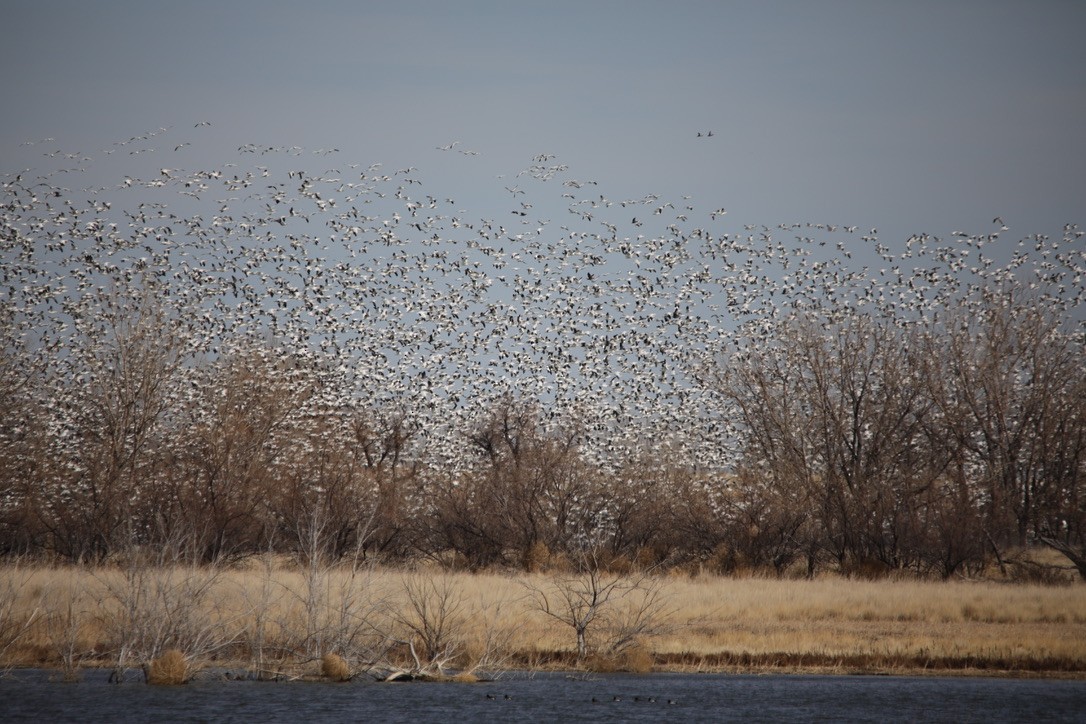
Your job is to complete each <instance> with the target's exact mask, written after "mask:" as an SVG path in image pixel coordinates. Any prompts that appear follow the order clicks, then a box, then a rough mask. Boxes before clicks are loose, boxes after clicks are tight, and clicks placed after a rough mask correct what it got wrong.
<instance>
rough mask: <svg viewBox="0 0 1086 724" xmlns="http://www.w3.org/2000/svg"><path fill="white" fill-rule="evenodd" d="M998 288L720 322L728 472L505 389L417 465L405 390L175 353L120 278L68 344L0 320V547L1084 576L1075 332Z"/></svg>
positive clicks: (1083, 378) (242, 356) (302, 362)
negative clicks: (627, 440) (636, 447)
mask: <svg viewBox="0 0 1086 724" xmlns="http://www.w3.org/2000/svg"><path fill="white" fill-rule="evenodd" d="M1017 294H1018V293H1015V294H1014V295H1009V296H1007V295H1003V296H996V295H992V296H991V297H990V298H987V299H985V300H982V302H981V303H978V304H976V305H971V306H970V307H969V309H970V311H969V313H968V314H967V313H964V312H963V313H961V314H959V315H957V316H954V315H950V316H949V317H948V318H946V319H943V320H940V321H939V322H937V323H936V322H930V323H923V324H921V323H916V324H912V325H908V324H901V323H900V322H899V321H894V320H882V319H881V318H877V317H869V316H864V315H861V314H850V315H845V316H843V317H842V316H840V315H839V316H838V317H837V318H836V319H835V320H834V321H832V322H830V321H826V320H820V319H818V318H816V317H814V316H809V317H806V318H798V319H793V320H791V321H788V322H785V323H782V324H780V325H778V326H777V327H776V328H775V329H773V330H771V331H769V332H766V333H765V334H764V336H763V337H759V339H758V341H757V343H755V341H754V340H750V343H749V344H748V345H746V346H744V345H743V344H742V343H741V342H740V344H737V345H736V346H735V349H734V354H732V355H731V356H729V357H727V358H722V359H721V360H720V363H719V365H718V366H716V367H715V368H712V369H707V370H705V371H704V374H703V377H702V379H701V380H700V381H699V383H700V384H701V385H704V386H706V387H707V388H708V389H711V390H712V391H713V393H714V394H715V395H716V396H717V399H719V401H720V408H719V409H720V418H721V419H715V420H714V419H710V420H706V421H705V424H706V425H707V426H708V425H727V426H730V427H732V428H734V430H735V435H734V445H735V451H734V459H735V460H737V461H738V462H737V464H736V465H735V466H734V468H733V469H731V470H727V471H721V470H707V469H705V468H704V467H703V466H699V464H698V463H699V461H698V460H691V459H684V458H683V457H682V456H681V455H677V454H669V452H668V448H667V446H666V445H656V446H654V445H652V444H651V442H652V441H646V444H645V445H644V446H643V448H642V449H643V450H645V451H646V452H645V453H644V454H641V455H638V456H636V457H632V458H630V459H625V460H618V461H617V462H616V463H614V464H610V465H600V464H598V463H597V462H595V461H593V460H590V459H588V458H587V456H586V455H585V454H583V452H582V450H581V448H580V447H579V440H580V439H581V436H582V433H583V431H582V430H581V429H579V427H578V421H577V420H560V421H558V423H557V424H555V423H554V421H553V420H550V418H549V411H548V410H547V409H545V407H544V406H543V405H542V404H541V403H540V402H539V401H536V400H525V399H515V398H511V397H509V398H504V399H503V400H502V401H500V402H499V403H498V404H495V405H492V406H488V407H487V408H486V409H485V410H482V411H481V412H480V415H479V416H478V418H477V420H476V422H475V423H474V424H473V425H472V426H469V427H467V428H465V429H463V430H462V431H461V435H460V438H459V440H460V444H461V445H462V446H463V452H464V453H465V454H464V455H463V459H465V460H467V461H468V464H465V465H463V466H460V467H459V468H455V469H454V468H446V467H442V466H439V465H433V464H431V462H432V460H431V459H430V458H429V457H428V454H427V445H426V440H425V439H424V438H425V431H424V430H423V429H422V428H421V427H420V425H419V424H418V423H417V422H416V421H415V420H414V419H413V417H412V415H411V413H410V411H409V409H408V408H404V410H399V411H398V410H393V409H371V408H368V407H366V406H365V405H362V404H359V405H357V406H353V407H352V406H348V405H345V404H344V403H343V402H342V401H341V400H342V399H343V398H344V395H341V394H340V391H338V390H334V389H327V386H328V385H327V382H326V380H327V379H328V378H327V376H326V375H322V374H321V370H320V369H317V367H316V366H315V363H312V362H310V361H309V360H310V359H311V358H309V357H306V356H305V355H304V354H302V353H301V352H300V351H298V350H287V349H283V348H281V347H272V346H271V345H267V346H263V347H261V346H253V347H252V348H251V349H249V350H248V351H241V352H232V353H231V354H229V355H223V356H221V357H219V358H218V359H214V360H208V361H205V362H203V363H201V364H199V365H195V366H194V365H193V363H192V361H191V360H184V359H183V355H182V354H181V353H180V351H179V346H178V344H177V343H176V340H175V339H174V338H173V336H172V335H171V331H170V330H171V322H170V320H168V319H167V318H166V317H165V316H164V315H163V314H162V313H161V312H160V311H158V310H157V309H156V307H155V305H154V302H153V300H145V301H144V302H143V303H142V304H141V305H139V306H137V307H134V308H129V309H127V310H125V311H124V313H123V314H119V315H118V317H117V319H115V320H111V324H110V325H109V328H110V329H111V330H112V332H111V334H110V335H109V336H108V338H107V339H97V340H93V348H91V347H90V346H89V345H91V342H90V341H88V342H87V344H88V349H86V350H81V351H76V350H66V349H57V350H51V351H48V354H46V355H45V356H44V357H43V355H42V351H41V350H35V353H34V354H33V355H30V354H25V355H24V354H22V351H21V350H20V349H19V347H18V345H17V344H16V341H15V340H10V339H9V340H7V342H6V343H5V347H4V355H5V356H4V357H3V359H2V360H0V361H2V363H3V369H2V370H0V409H2V410H3V416H2V418H0V551H2V552H3V553H5V554H33V555H43V556H53V557H56V558H59V559H65V560H78V561H88V560H93V561H100V560H108V559H110V558H111V556H114V555H116V554H117V553H118V552H120V551H123V550H126V549H128V548H130V546H132V545H138V546H159V545H163V544H165V543H167V542H169V543H171V544H172V545H183V546H185V547H186V549H187V550H189V551H190V552H191V554H192V555H193V556H195V557H197V558H199V559H201V560H204V561H230V560H237V559H242V558H245V557H247V556H251V555H253V554H256V553H261V552H267V551H269V550H271V551H275V552H282V553H285V554H299V553H304V552H306V551H310V552H312V550H313V547H314V546H318V547H319V548H320V549H321V551H322V553H323V554H326V555H330V556H332V557H342V556H354V555H362V556H365V557H379V558H380V559H382V560H386V561H389V562H405V561H410V560H417V559H423V558H425V559H440V560H442V561H445V562H447V563H449V564H452V565H457V566H461V567H465V568H472V569H479V568H487V567H512V568H523V569H537V568H540V567H546V566H559V565H561V564H562V561H563V559H569V558H573V557H575V556H577V555H579V554H580V553H581V552H583V551H584V550H586V549H592V550H594V551H597V552H600V553H602V554H605V555H606V556H607V559H608V560H610V561H612V562H613V563H614V564H615V565H618V564H619V563H620V562H622V563H623V564H624V565H625V564H634V565H655V564H663V565H665V566H701V567H711V568H713V569H715V570H719V571H722V572H727V571H735V570H759V571H768V572H777V573H781V572H784V571H786V570H793V571H794V570H796V569H803V570H806V571H808V572H809V573H811V574H814V573H817V572H819V571H824V570H828V569H833V570H841V571H845V572H858V573H877V572H890V571H909V572H914V573H916V574H920V575H937V576H951V575H969V574H973V573H976V572H979V571H981V570H982V569H988V568H990V567H993V566H997V565H999V566H1002V565H1004V564H1005V562H1006V561H1005V559H1006V556H1007V554H1008V551H1011V550H1014V549H1016V548H1019V547H1021V546H1023V545H1030V544H1037V543H1041V544H1044V545H1047V546H1050V547H1051V548H1054V549H1056V550H1058V551H1060V552H1061V553H1063V554H1065V555H1066V556H1067V557H1068V558H1069V559H1070V561H1071V562H1073V564H1074V565H1075V566H1076V567H1077V570H1078V571H1079V573H1080V574H1081V575H1082V576H1084V577H1086V364H1084V360H1086V349H1084V340H1083V338H1082V336H1081V334H1080V333H1074V332H1069V331H1068V328H1069V325H1068V323H1067V320H1066V319H1063V320H1061V319H1060V318H1058V317H1056V316H1055V315H1052V314H1050V313H1048V312H1046V311H1045V310H1044V309H1043V308H1037V307H1036V306H1034V305H1031V304H1030V303H1029V299H1028V298H1026V297H1025V296H1018V295H1017ZM76 352H78V353H79V354H76ZM80 355H82V359H83V360H84V361H83V362H82V363H81V364H82V365H83V366H82V367H78V368H77V367H75V366H73V364H72V362H71V359H72V358H74V357H76V356H80ZM28 359H34V360H41V359H46V360H47V361H48V364H45V365H43V364H35V363H31V362H27V360H28ZM87 360H90V361H89V362H88V361H87ZM65 365H67V367H65ZM58 366H59V367H64V368H65V370H66V371H65V374H63V375H58V374H54V373H53V372H51V370H53V369H54V367H58ZM78 370H84V372H82V373H80V372H79V371H78ZM725 417H726V418H727V419H723V418H725ZM544 419H547V420H548V424H547V425H543V424H541V423H542V421H543V420H544Z"/></svg>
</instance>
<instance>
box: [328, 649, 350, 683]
mask: <svg viewBox="0 0 1086 724" xmlns="http://www.w3.org/2000/svg"><path fill="white" fill-rule="evenodd" d="M321 676H323V677H324V678H326V679H331V680H332V681H350V679H351V667H350V665H348V664H347V660H346V659H344V658H343V657H342V656H340V655H339V654H334V653H332V652H331V651H329V652H328V653H326V654H325V655H324V656H322V657H321Z"/></svg>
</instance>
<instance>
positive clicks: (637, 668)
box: [618, 644, 656, 674]
mask: <svg viewBox="0 0 1086 724" xmlns="http://www.w3.org/2000/svg"><path fill="white" fill-rule="evenodd" d="M655 663H656V662H655V661H654V660H653V657H652V652H651V651H649V650H648V649H647V648H645V647H644V646H641V645H640V644H637V645H635V646H630V647H629V648H627V649H625V650H623V651H622V653H621V654H619V656H618V670H619V671H629V672H630V673H632V674H647V673H649V672H650V671H652V667H653V665H654V664H655Z"/></svg>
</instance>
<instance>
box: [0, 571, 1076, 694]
mask: <svg viewBox="0 0 1086 724" xmlns="http://www.w3.org/2000/svg"><path fill="white" fill-rule="evenodd" d="M433 574H434V575H435V576H438V575H439V576H441V577H442V586H445V587H450V588H451V589H454V590H455V593H456V602H457V609H456V610H455V611H454V612H452V613H453V614H454V615H452V616H451V617H450V619H449V620H448V621H447V625H448V627H449V629H448V631H447V632H446V635H445V638H444V639H443V641H444V643H443V644H442V645H443V646H444V649H443V653H444V654H446V655H448V662H447V663H448V664H450V665H451V666H453V667H455V668H459V669H469V670H470V669H473V668H475V667H482V668H484V669H486V668H492V669H493V668H503V667H508V668H514V667H533V666H536V667H553V666H564V665H571V663H572V661H573V658H574V657H573V654H574V653H575V646H576V641H575V639H574V637H573V636H572V634H571V632H570V631H569V630H564V629H563V627H561V626H556V625H555V624H554V622H553V621H552V620H549V619H547V618H546V617H545V616H543V615H541V614H540V613H539V611H538V610H537V609H536V608H535V606H534V605H533V600H532V598H531V596H530V595H528V593H529V591H530V589H531V585H535V586H537V587H538V586H543V585H545V584H546V582H547V578H546V574H543V573H531V574H523V575H519V576H515V575H502V574H497V573H479V574H469V573H453V574H448V573H439V572H436V571H435V572H433ZM413 575H414V576H415V577H416V578H411V579H410V580H416V581H417V576H418V575H419V574H418V573H416V574H413ZM423 575H426V573H424V574H423ZM122 576H123V573H122V572H121V571H116V570H91V569H86V568H71V567H66V568H53V567H36V568H31V569H28V568H27V567H26V566H22V567H20V568H18V569H14V568H0V584H2V585H0V589H2V588H3V586H6V589H5V590H9V591H12V596H13V599H12V601H11V602H10V605H9V606H8V611H9V613H8V614H7V616H8V618H9V619H12V620H25V621H27V625H26V629H25V634H24V635H22V636H21V637H20V638H19V640H17V641H14V642H12V643H11V644H10V645H9V646H8V647H7V650H6V652H4V657H5V658H4V660H2V661H0V666H10V665H45V666H56V667H58V668H65V669H70V668H73V667H77V666H88V665H113V664H114V663H115V659H116V657H117V655H118V647H119V646H120V645H121V643H122V642H119V641H118V640H116V634H115V631H116V626H114V625H113V624H114V623H115V620H116V617H117V616H118V615H119V611H118V606H117V603H116V601H114V600H112V599H111V598H110V597H109V595H108V594H109V590H110V589H111V587H115V586H116V585H117V584H118V582H119V580H120V579H121V577H122ZM405 576H406V574H405V573H404V572H402V571H397V570H386V569H380V568H375V569H367V570H366V571H364V572H363V573H361V574H360V572H359V571H357V570H349V571H348V570H341V569H337V568H331V569H328V570H327V571H326V572H325V574H324V575H323V577H322V578H321V580H320V581H319V583H320V587H321V588H320V590H319V591H317V592H316V593H314V592H313V591H312V586H313V581H312V580H311V578H307V576H306V574H305V571H304V570H302V569H299V568H296V567H293V566H289V565H286V564H284V563H282V562H275V563H269V562H267V561H265V562H264V563H263V564H261V563H259V562H254V563H252V564H251V565H249V566H246V567H239V568H233V569H229V570H223V571H220V572H219V574H218V575H217V576H216V577H215V578H214V580H213V581H212V582H211V583H210V587H209V589H208V591H207V592H206V594H205V595H204V596H202V597H201V598H200V599H199V601H198V602H197V605H198V606H199V607H200V608H199V610H198V611H195V612H188V613H186V614H185V615H195V616H196V617H197V618H200V617H203V618H205V619H207V621H206V622H205V624H204V626H203V630H208V631H212V630H214V631H217V632H218V633H217V635H218V636H219V637H221V639H222V645H221V646H218V647H216V646H214V645H205V647H204V653H203V654H202V655H203V663H204V664H208V663H215V664H218V665H224V666H232V667H239V668H246V669H249V670H250V671H251V672H254V673H255V674H259V673H260V672H264V673H269V672H272V673H278V672H283V671H297V670H299V667H301V668H302V669H304V668H305V667H307V666H308V667H310V669H312V672H313V673H314V674H316V673H319V672H320V658H321V656H323V655H324V654H326V653H328V652H330V651H331V652H334V653H335V654H336V655H337V656H340V657H342V658H343V659H344V661H345V662H347V664H348V665H349V666H350V667H352V669H358V668H364V667H365V666H366V665H369V664H372V663H374V661H376V660H378V659H380V660H388V661H399V662H401V663H409V651H408V648H407V644H408V643H410V642H411V641H412V640H413V639H412V636H415V635H416V633H417V625H416V624H417V619H415V618H412V615H409V613H408V612H409V611H410V610H411V607H412V605H413V604H412V601H411V600H410V596H411V591H412V589H411V588H410V587H405V585H404V582H405V580H408V579H407V578H405ZM13 581H17V582H18V583H19V585H18V586H14V585H9V584H10V583H12V582H13ZM526 582H527V584H529V585H526ZM413 590H415V592H416V594H417V593H418V590H419V589H418V588H417V587H416V588H415V589H413ZM442 590H444V589H442ZM661 590H662V595H663V596H664V597H665V598H666V600H667V602H668V607H667V610H668V621H667V624H668V625H667V626H661V627H658V628H657V631H656V634H655V635H654V636H653V637H652V638H651V639H649V640H645V641H639V642H638V644H637V645H638V651H639V662H638V663H637V666H636V667H635V668H637V669H640V670H643V669H644V668H645V661H646V656H651V660H652V661H655V663H656V665H657V666H666V667H669V668H694V669H697V668H701V669H721V668H724V669H734V668H745V669H751V668H753V669H764V668H772V667H790V668H796V667H798V668H820V669H827V668H829V669H833V668H846V669H848V668H867V669H889V670H899V671H904V670H912V669H917V668H925V667H931V668H937V669H943V670H947V669H969V668H987V669H998V670H1008V669H1023V670H1033V671H1052V672H1056V671H1058V672H1063V673H1066V672H1081V673H1086V595H1084V593H1086V585H1084V584H1074V585H1068V586H1042V585H1034V584H1007V583H995V582H926V581H899V580H884V581H858V580H849V579H843V578H822V579H816V580H780V579H765V578H724V577H716V576H697V577H693V578H691V577H680V576H666V577H664V578H663V579H662V580H661ZM314 596H316V597H317V599H318V604H319V605H317V606H316V608H314V607H313V606H312V605H311V602H312V599H313V597H314ZM415 604H417V601H415ZM606 633H607V632H606V631H594V632H592V635H594V636H596V637H597V638H596V640H595V642H596V643H602V639H601V638H599V637H602V636H605V635H606ZM165 643H168V644H170V645H171V646H172V642H165ZM212 643H214V642H212ZM419 650H420V651H421V650H423V648H422V646H421V644H420V645H419ZM312 652H318V653H316V654H314V653H312ZM183 653H185V655H186V656H189V655H191V652H187V651H186V652H183ZM193 663H198V662H193Z"/></svg>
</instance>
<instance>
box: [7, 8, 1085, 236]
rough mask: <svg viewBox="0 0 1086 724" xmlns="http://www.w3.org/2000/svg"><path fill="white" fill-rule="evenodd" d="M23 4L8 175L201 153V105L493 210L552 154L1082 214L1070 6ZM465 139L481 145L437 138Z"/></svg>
mask: <svg viewBox="0 0 1086 724" xmlns="http://www.w3.org/2000/svg"><path fill="white" fill-rule="evenodd" d="M3 17H4V22H3V23H2V24H0V61H2V63H3V67H4V68H5V80H4V87H5V97H6V100H5V103H4V111H3V113H2V114H0V154H2V156H0V158H2V159H3V164H2V168H0V170H2V171H3V172H9V171H16V170H21V169H22V168H26V167H33V166H35V164H37V163H39V162H40V161H39V159H40V157H41V154H42V152H43V151H45V150H46V149H48V150H55V149H53V146H56V148H57V149H63V150H67V151H80V152H82V153H85V154H87V155H88V156H92V157H94V156H95V153H96V152H97V151H98V150H99V149H102V148H105V147H108V146H109V144H110V143H111V142H112V141H115V140H118V139H124V138H127V137H129V136H132V135H136V134H139V133H142V132H145V131H148V130H151V129H155V128H158V127H171V131H170V135H169V137H168V140H164V141H163V142H162V146H161V148H159V149H158V150H157V152H158V153H160V154H162V157H163V158H164V159H166V160H164V161H162V163H163V165H166V164H167V163H170V162H171V161H170V159H169V157H168V156H169V154H170V153H172V152H173V145H174V143H180V142H183V141H193V142H194V145H193V148H194V149H196V150H194V151H192V152H193V153H200V152H206V151H207V148H206V147H205V148H204V149H203V151H201V149H200V143H201V140H200V137H198V131H200V130H201V129H194V124H196V123H197V122H199V121H205V120H206V121H211V122H212V123H213V128H214V131H215V135H214V136H207V138H208V139H212V138H213V139H215V141H214V142H215V143H221V144H222V147H223V148H226V147H229V148H231V149H232V150H236V146H237V145H241V144H243V143H249V142H251V143H267V144H285V145H299V146H303V147H306V148H338V149H340V154H341V156H342V157H343V158H345V159H348V160H350V161H354V162H361V163H367V164H368V163H371V162H374V161H381V162H384V163H386V164H389V165H396V166H407V165H415V166H418V167H419V168H420V173H421V174H422V176H423V177H425V178H427V179H428V183H430V181H431V180H432V182H433V184H434V185H435V186H436V188H432V189H431V192H432V193H435V194H448V195H456V194H460V195H461V196H465V197H468V198H474V197H473V196H472V195H473V194H475V193H476V192H478V196H477V198H478V199H479V201H478V203H481V204H483V206H485V205H486V204H487V203H488V202H487V199H488V198H490V197H488V196H487V195H486V194H487V193H488V189H484V188H482V186H484V185H485V184H486V183H487V182H488V181H487V180H488V179H489V180H494V179H495V178H496V176H497V175H498V174H513V175H515V173H516V172H517V171H518V170H519V169H522V168H523V167H524V166H525V165H526V163H527V162H528V161H529V160H530V158H531V157H532V156H533V155H535V154H539V153H551V154H556V156H557V161H558V162H561V163H565V164H568V165H569V167H570V172H571V173H572V174H573V175H575V176H578V177H581V178H585V179H592V180H597V181H598V182H599V184H600V187H601V188H603V189H606V193H608V195H609V196H612V197H616V198H617V197H621V196H624V195H631V196H632V195H644V194H649V193H658V194H661V195H664V196H668V197H677V196H678V195H679V194H688V195H690V196H691V203H696V204H698V205H699V208H703V209H711V208H718V207H724V208H726V209H728V211H729V214H730V215H729V217H728V218H729V220H733V221H734V222H735V224H736V225H738V224H741V223H758V224H774V225H775V224H777V223H782V222H806V221H810V222H824V223H836V224H854V225H858V226H860V227H861V228H865V229H866V228H868V227H872V226H875V227H879V229H880V236H881V237H882V238H883V239H884V240H885V241H886V242H887V243H891V244H896V243H898V242H900V241H902V240H903V239H904V238H905V237H906V236H907V235H908V234H910V233H914V232H929V233H933V234H937V235H944V234H945V235H949V234H950V233H951V232H952V231H954V230H957V229H964V230H965V231H968V232H970V233H983V232H986V231H988V230H989V229H990V225H991V220H992V218H993V217H994V216H996V215H999V216H1001V217H1002V218H1003V219H1004V220H1005V222H1006V223H1007V224H1008V225H1009V226H1010V227H1011V229H1012V232H1013V233H1020V234H1023V235H1024V234H1028V233H1032V232H1043V233H1051V234H1058V233H1059V230H1060V229H1061V228H1062V226H1063V224H1064V223H1067V222H1078V223H1086V213H1084V210H1086V209H1084V207H1086V38H1084V37H1083V35H1084V32H1086V3H1083V2H1078V1H1076V0H1069V1H1067V2H1035V1H1030V2H1026V1H1025V0H1022V1H1020V2H998V1H994V0H980V1H976V2H972V1H970V2H966V1H954V0H940V1H938V2H915V1H909V2H900V1H898V2H873V1H870V0H864V1H832V2H830V1H823V2H819V1H816V0H803V1H801V2H754V1H751V2H666V3H664V2H627V1H621V2H618V1H616V2H582V1H578V2H554V1H553V0H548V1H547V2H536V3H521V2H506V1H500V2H320V1H312V2H305V3H301V2H292V3H287V2H266V1H264V0H261V1H260V2H218V1H216V2H191V1H186V2H147V1H146V0H138V1H133V2H84V1H78V2H50V1H42V0H31V1H24V0H18V1H16V2H11V1H10V0H8V1H7V2H5V3H4V12H3ZM699 131H700V132H708V131H713V134H714V135H713V137H712V138H697V133H698V132H699ZM46 137H52V138H54V139H56V140H55V142H51V143H49V144H44V145H42V144H37V145H34V146H25V145H21V144H23V143H24V142H25V141H28V140H37V139H42V138H46ZM452 141H460V142H461V145H460V146H459V147H458V148H461V149H471V150H477V151H478V152H479V155H478V156H472V157H468V156H464V155H458V156H457V155H455V154H448V153H442V152H440V151H438V150H436V147H437V146H439V145H444V144H448V143H451V142H452ZM211 143H212V141H211V140H208V141H206V142H205V144H211ZM197 158H199V157H198V156H197V157H187V158H186V160H185V163H186V164H191V163H195V162H196V159H197ZM501 184H502V181H500V180H498V181H495V182H494V183H493V186H494V188H495V189H498V190H499V191H500V189H501V188H502V186H501ZM446 185H449V186H450V187H448V188H447V187H446ZM476 186H479V188H476ZM499 203H502V204H507V203H509V201H508V196H506V197H504V198H501V199H499V198H498V196H494V204H495V205H497V204H499ZM471 211H472V212H473V213H474V214H475V216H477V217H481V216H486V215H487V214H488V213H491V211H490V210H489V209H487V208H472V209H471ZM499 211H506V212H507V211H508V210H507V209H503V208H501V207H498V206H495V211H494V213H498V212H499Z"/></svg>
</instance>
